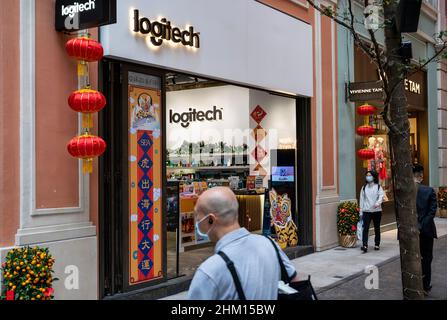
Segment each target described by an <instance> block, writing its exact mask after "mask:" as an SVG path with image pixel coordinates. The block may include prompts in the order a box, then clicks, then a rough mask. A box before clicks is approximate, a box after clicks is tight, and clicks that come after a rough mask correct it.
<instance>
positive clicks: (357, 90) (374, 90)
mask: <svg viewBox="0 0 447 320" xmlns="http://www.w3.org/2000/svg"><path fill="white" fill-rule="evenodd" d="M348 97H349V100H350V101H352V102H354V101H372V100H382V99H383V87H382V81H370V82H353V83H350V84H349V85H348Z"/></svg>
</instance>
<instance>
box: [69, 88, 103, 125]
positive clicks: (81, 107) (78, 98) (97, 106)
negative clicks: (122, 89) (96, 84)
mask: <svg viewBox="0 0 447 320" xmlns="http://www.w3.org/2000/svg"><path fill="white" fill-rule="evenodd" d="M106 103H107V102H106V98H105V97H104V95H103V94H102V93H101V92H99V91H95V90H90V89H83V90H78V91H75V92H73V93H72V94H71V95H70V97H69V98H68V105H69V106H70V108H72V109H73V110H74V111H76V112H81V113H83V115H82V121H83V124H82V126H83V127H84V128H92V127H93V117H92V114H93V113H95V112H99V111H101V110H102V109H103V108H104V107H105V105H106Z"/></svg>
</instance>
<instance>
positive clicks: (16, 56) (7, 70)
mask: <svg viewBox="0 0 447 320" xmlns="http://www.w3.org/2000/svg"><path fill="white" fill-rule="evenodd" d="M19 4H20V3H19V1H17V0H2V5H3V6H4V7H5V8H8V10H0V44H1V45H0V70H1V73H0V203H1V208H0V247H5V246H10V245H13V244H14V235H15V233H16V232H17V229H18V228H19V223H20V220H19V217H20V213H19V210H20V198H19V194H20V180H19V179H20V175H19V170H20V167H19V165H20V159H19V128H20V123H19V119H20V74H19V72H20V70H19V66H20V45H19V38H18V37H17V35H18V32H17V30H19V21H20V7H19Z"/></svg>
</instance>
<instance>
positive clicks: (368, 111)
mask: <svg viewBox="0 0 447 320" xmlns="http://www.w3.org/2000/svg"><path fill="white" fill-rule="evenodd" d="M376 111H377V108H376V107H374V106H371V105H369V104H364V105H362V106H360V107H358V108H357V113H358V114H359V115H361V116H369V115H372V114H374V113H376Z"/></svg>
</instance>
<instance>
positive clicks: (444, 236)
mask: <svg viewBox="0 0 447 320" xmlns="http://www.w3.org/2000/svg"><path fill="white" fill-rule="evenodd" d="M443 238H447V234H445V235H443V236H440V237H438V238H437V240H439V239H443ZM398 259H400V254H399V255H397V256H394V257H391V258H388V259H386V260H384V261H382V262H379V263H377V264H375V266H376V267H378V268H380V267H383V266H384V265H386V264H389V263H391V262H393V261H396V260H398ZM363 275H365V272H364V271H359V272H356V273H354V274H352V275H350V276H347V277H346V278H344V279H341V280H338V281H336V282H334V283H333V284H330V285H328V286H325V287H322V288H318V289H315V293H316V294H317V295H318V294H320V293H324V292H326V291H328V290H331V289H334V288H335V287H338V286H340V285H342V284H344V283H346V282H349V281H351V280H354V279H356V278H359V277H361V276H363Z"/></svg>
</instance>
